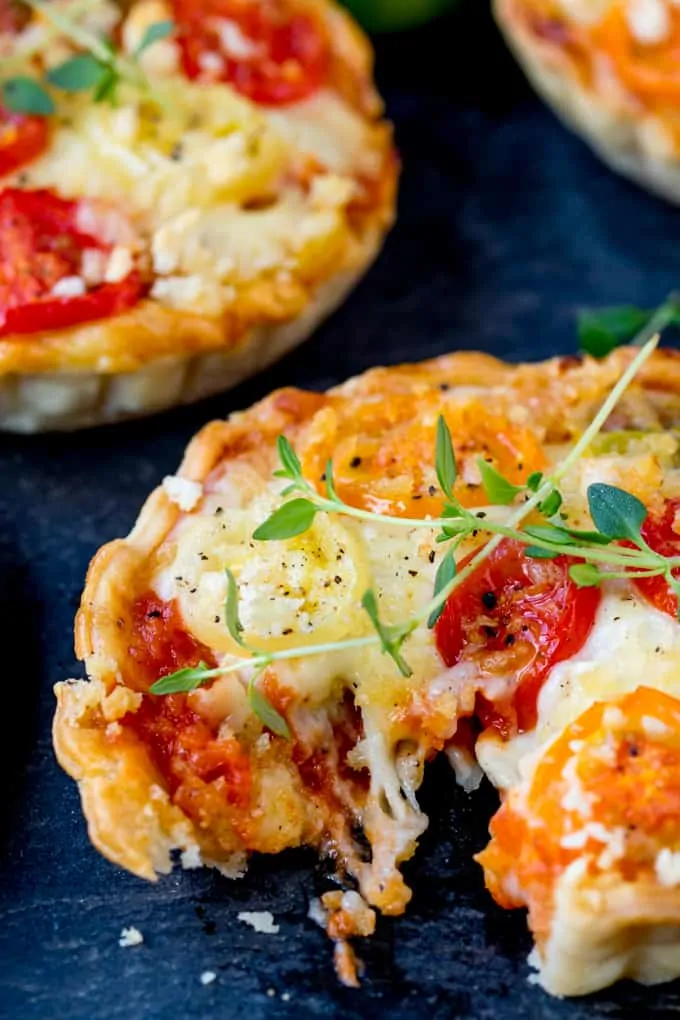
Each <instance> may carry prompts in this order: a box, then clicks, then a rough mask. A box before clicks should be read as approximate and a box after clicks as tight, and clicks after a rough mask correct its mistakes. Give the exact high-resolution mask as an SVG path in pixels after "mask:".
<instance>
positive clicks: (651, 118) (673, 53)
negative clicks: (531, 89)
mask: <svg viewBox="0 0 680 1020" xmlns="http://www.w3.org/2000/svg"><path fill="white" fill-rule="evenodd" d="M495 11H496V19H497V21H498V24H499V25H500V27H501V29H502V30H503V32H504V34H505V36H506V38H507V40H508V42H509V43H510V46H511V47H512V49H513V50H514V52H515V54H516V55H517V58H518V60H519V61H520V63H521V64H522V67H523V68H524V70H525V71H526V73H527V76H528V77H529V79H530V81H531V82H532V84H533V85H534V86H535V87H536V89H537V91H538V92H539V93H540V94H541V95H542V96H543V98H544V99H545V100H546V101H547V102H548V103H550V105H551V106H552V107H553V108H554V109H555V111H556V112H557V113H558V114H559V115H560V116H561V117H562V118H563V119H564V120H565V121H566V123H567V124H568V125H569V126H570V127H572V128H573V129H574V130H575V131H577V132H578V133H579V134H581V135H582V136H583V137H584V138H585V139H586V141H587V142H588V143H589V144H590V145H591V146H592V147H593V149H595V151H596V152H597V153H598V155H600V156H601V157H602V158H603V159H604V160H605V162H606V163H608V164H609V165H610V166H611V167H612V168H613V169H614V170H616V171H618V172H620V173H623V174H625V175H626V176H628V177H631V178H632V179H633V180H635V181H637V182H638V183H639V184H641V185H643V186H644V187H646V188H649V190H650V191H654V192H657V193H658V194H659V195H662V196H663V197H664V198H667V199H669V200H670V201H672V202H678V201H680V133H679V132H678V109H679V108H680V72H679V71H678V62H677V50H678V45H679V43H680V11H679V10H678V6H677V4H675V3H673V2H672V0H495Z"/></svg>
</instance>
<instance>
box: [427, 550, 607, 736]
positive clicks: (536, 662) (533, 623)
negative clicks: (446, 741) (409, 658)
mask: <svg viewBox="0 0 680 1020" xmlns="http://www.w3.org/2000/svg"><path fill="white" fill-rule="evenodd" d="M472 555H474V554H471V556H472ZM471 556H469V557H468V558H467V559H466V560H464V561H463V563H462V564H461V565H460V566H461V567H464V566H465V565H466V563H468V562H469V561H470V559H471ZM573 562H575V561H574V560H573V558H571V557H568V556H558V557H556V558H555V559H554V560H542V559H533V558H532V557H530V556H527V555H526V554H525V552H524V546H523V545H522V544H521V543H520V542H515V541H512V540H511V539H504V540H503V541H502V542H501V543H500V545H498V546H497V547H496V548H495V549H494V551H493V552H492V553H491V555H490V556H489V557H488V559H486V560H485V561H484V562H483V563H482V564H481V565H480V567H479V569H478V570H476V571H475V572H474V573H473V574H471V576H470V577H469V578H468V579H467V580H466V581H463V583H462V584H461V585H460V586H459V587H458V588H456V590H455V591H454V592H453V594H452V595H451V597H450V598H449V600H448V602H447V603H446V606H445V608H444V612H443V613H442V615H441V617H440V618H439V621H438V622H437V625H436V628H435V634H436V639H437V647H438V649H439V652H440V654H441V656H442V658H443V660H444V662H445V663H446V665H447V666H454V665H455V664H456V663H458V662H465V661H468V662H469V661H472V662H474V663H475V665H476V666H477V667H478V668H479V672H480V675H481V676H482V677H486V678H489V679H493V678H494V677H499V678H501V677H508V676H509V677H511V678H512V682H511V685H510V689H509V690H508V689H507V687H505V688H504V690H503V693H502V694H500V695H498V696H496V697H493V696H492V695H491V694H489V695H488V696H482V695H478V699H477V701H478V704H477V711H478V714H479V716H480V718H481V721H482V723H483V725H484V726H493V727H494V728H495V729H498V730H499V732H500V733H501V734H502V735H503V736H504V737H507V736H509V735H510V734H512V733H513V732H515V731H518V732H523V731H525V730H528V729H531V728H532V727H533V726H534V725H535V723H536V701H537V698H538V694H539V692H540V689H541V685H542V684H543V681H544V680H545V678H546V676H547V674H548V672H549V670H550V669H551V668H552V667H553V666H554V665H555V664H556V663H558V662H562V661H563V660H564V659H568V658H570V657H571V656H572V655H575V654H576V652H578V651H579V649H580V648H581V647H582V646H583V644H584V643H585V640H586V638H587V637H588V634H589V633H590V630H591V628H592V626H593V622H594V620H595V612H596V610H597V607H598V605H599V602H600V591H599V589H597V588H578V587H577V586H576V584H574V582H573V581H572V580H571V578H570V577H569V566H570V564H571V563H573Z"/></svg>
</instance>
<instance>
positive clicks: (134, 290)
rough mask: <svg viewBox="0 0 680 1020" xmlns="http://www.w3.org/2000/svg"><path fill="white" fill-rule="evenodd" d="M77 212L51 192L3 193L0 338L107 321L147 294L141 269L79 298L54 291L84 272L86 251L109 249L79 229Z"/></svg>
mask: <svg viewBox="0 0 680 1020" xmlns="http://www.w3.org/2000/svg"><path fill="white" fill-rule="evenodd" d="M77 213H78V203H77V202H69V201H66V200H65V199H63V198H59V197H58V196H57V195H54V194H52V192H50V191H19V190H17V189H14V188H6V189H5V190H4V191H0V337H3V336H13V335H16V334H26V333H39V332H42V331H43V330H49V331H50V332H53V331H54V330H57V329H66V328H67V327H69V326H76V325H78V324H79V323H83V322H93V321H95V320H96V319H106V318H109V317H110V316H112V315H118V314H119V313H120V312H122V311H125V310H126V309H128V308H131V307H132V306H133V305H135V304H136V303H137V301H139V299H140V298H141V297H142V294H143V292H144V284H143V281H142V278H141V276H140V274H139V273H138V272H137V271H136V270H134V271H133V272H131V273H130V274H129V275H128V276H126V277H125V278H124V279H123V280H121V281H120V282H119V283H102V284H99V285H97V286H94V287H92V288H90V289H89V290H86V291H85V293H83V294H79V295H77V296H73V297H58V296H54V295H53V293H52V288H53V287H54V285H55V284H56V283H57V282H58V281H59V280H61V279H63V278H64V277H66V276H79V275H80V269H81V260H82V254H83V251H84V250H85V249H87V248H94V249H97V250H99V251H108V250H109V246H108V245H106V244H104V243H103V242H102V241H100V240H99V238H97V237H93V236H91V235H90V234H86V233H83V232H82V231H81V230H79V229H78V226H77Z"/></svg>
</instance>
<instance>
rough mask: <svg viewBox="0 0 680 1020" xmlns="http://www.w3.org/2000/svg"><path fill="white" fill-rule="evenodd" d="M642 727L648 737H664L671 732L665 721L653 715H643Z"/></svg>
mask: <svg viewBox="0 0 680 1020" xmlns="http://www.w3.org/2000/svg"><path fill="white" fill-rule="evenodd" d="M642 728H643V730H644V731H645V734H646V736H648V737H665V736H667V735H668V734H669V733H670V732H671V729H670V727H669V726H667V725H666V723H664V722H661V720H660V719H657V718H655V716H653V715H643V717H642Z"/></svg>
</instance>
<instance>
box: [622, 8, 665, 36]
mask: <svg viewBox="0 0 680 1020" xmlns="http://www.w3.org/2000/svg"><path fill="white" fill-rule="evenodd" d="M626 18H627V21H628V27H629V29H630V31H631V33H632V35H633V36H634V37H635V39H636V40H637V41H638V42H639V43H642V44H643V45H645V44H646V45H650V46H653V45H654V44H655V43H660V42H663V41H664V39H667V38H668V35H669V32H670V28H671V19H670V14H669V11H668V8H667V7H666V4H665V3H664V0H628V4H627V6H626Z"/></svg>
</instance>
